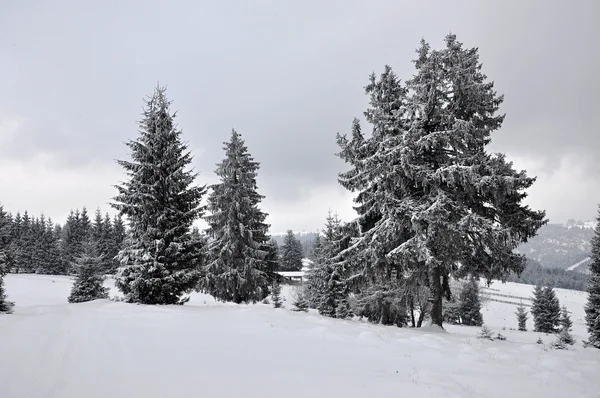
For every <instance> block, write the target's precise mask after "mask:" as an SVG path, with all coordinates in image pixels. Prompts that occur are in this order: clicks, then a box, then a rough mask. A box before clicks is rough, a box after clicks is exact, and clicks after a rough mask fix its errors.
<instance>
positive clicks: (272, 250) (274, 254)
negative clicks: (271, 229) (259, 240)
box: [265, 238, 280, 274]
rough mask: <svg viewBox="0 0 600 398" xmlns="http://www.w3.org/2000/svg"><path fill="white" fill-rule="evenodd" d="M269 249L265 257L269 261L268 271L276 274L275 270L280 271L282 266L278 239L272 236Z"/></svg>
mask: <svg viewBox="0 0 600 398" xmlns="http://www.w3.org/2000/svg"><path fill="white" fill-rule="evenodd" d="M267 249H268V253H267V257H266V258H265V260H266V261H267V272H269V273H270V274H275V272H277V271H279V268H280V266H279V261H280V255H279V245H278V244H277V241H275V239H272V238H271V240H270V241H269V245H268V246H267Z"/></svg>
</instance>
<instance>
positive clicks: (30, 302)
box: [0, 275, 600, 398]
mask: <svg viewBox="0 0 600 398" xmlns="http://www.w3.org/2000/svg"><path fill="white" fill-rule="evenodd" d="M5 281H6V286H7V293H8V295H9V297H10V299H12V300H14V301H16V302H17V306H16V307H15V313H14V314H13V315H0V397H2V398H38V397H39V398H42V397H44V398H46V397H56V398H58V397H60V398H82V397H85V398H95V397H102V398H106V397H111V398H119V397H127V398H133V397H144V398H154V397H161V398H179V397H194V398H196V397H223V398H228V397H263V398H265V397H286V398H293V397H344V398H346V397H376V398H379V397H403V396H412V397H510V398H517V397H528V398H531V397H544V398H550V397H569V398H575V397H597V396H599V395H598V394H599V391H600V378H599V377H598V374H599V373H598V371H599V369H600V350H596V349H593V348H587V349H584V348H583V347H582V346H581V342H580V340H581V339H582V338H585V327H584V325H583V303H584V302H585V294H584V293H581V292H573V291H567V290H558V297H559V299H560V300H561V303H562V304H564V305H566V306H567V307H568V309H569V310H570V311H571V312H572V313H573V321H574V332H575V335H576V338H577V340H578V343H577V345H576V346H575V347H572V348H571V349H570V350H568V351H554V350H550V349H547V347H545V346H543V345H538V344H535V340H537V338H538V337H539V336H542V339H543V340H544V342H545V343H549V342H550V341H552V340H553V339H554V337H551V336H546V335H540V334H537V333H533V332H526V333H525V332H518V331H513V330H510V328H515V327H516V320H515V316H514V311H515V306H514V305H510V304H503V303H498V302H488V303H487V304H486V308H485V309H484V311H483V314H484V318H485V322H486V323H487V324H488V325H489V326H490V327H491V328H492V329H493V330H494V331H495V332H497V331H501V332H502V333H503V334H504V335H505V336H506V337H507V341H484V340H480V339H477V338H475V335H476V334H477V333H478V331H479V329H478V328H470V327H460V326H448V327H447V332H442V331H439V330H436V329H435V328H423V329H419V330H410V329H399V328H396V327H385V326H378V325H371V324H368V323H364V322H360V321H340V320H335V319H328V318H324V317H321V316H319V315H318V314H315V313H313V312H311V313H308V314H305V313H296V312H292V311H289V310H288V309H277V310H276V309H274V308H272V307H271V306H268V305H264V304H257V305H242V306H237V305H230V304H219V303H215V302H214V300H213V299H212V298H211V297H210V296H206V295H202V294H194V295H193V297H192V300H191V301H190V303H189V304H187V305H184V306H144V305H131V304H125V303H122V302H114V301H108V300H102V301H95V302H91V303H84V304H67V302H66V297H67V296H68V294H69V290H70V288H71V283H72V281H71V280H70V279H69V278H66V277H56V276H34V275H8V276H7V277H6V279H5ZM107 284H108V285H110V286H112V283H111V281H107ZM492 288H493V289H499V290H500V292H501V293H502V294H506V295H515V296H530V294H531V293H530V292H531V288H532V287H531V286H526V285H518V284H506V285H502V284H500V283H495V284H494V285H493V286H492ZM284 290H285V292H286V294H287V295H289V293H290V289H289V288H286V289H284ZM111 293H112V294H115V293H116V292H115V291H114V288H113V289H112V291H111ZM289 302H290V301H289V299H288V300H287V301H286V302H285V305H286V306H288V307H289V306H290V305H289ZM529 327H531V323H530V325H529ZM502 328H506V330H501V329H502Z"/></svg>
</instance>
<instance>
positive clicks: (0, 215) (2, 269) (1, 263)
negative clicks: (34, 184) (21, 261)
mask: <svg viewBox="0 0 600 398" xmlns="http://www.w3.org/2000/svg"><path fill="white" fill-rule="evenodd" d="M10 227H11V226H10V224H9V220H8V215H7V214H6V212H4V208H3V207H2V206H1V205H0V313H5V314H10V313H11V312H12V308H13V305H14V304H13V303H12V302H11V301H8V300H7V298H6V292H5V291H4V275H6V272H7V267H8V261H9V259H8V257H9V255H8V248H9V245H10V238H11V235H10V232H11V231H10Z"/></svg>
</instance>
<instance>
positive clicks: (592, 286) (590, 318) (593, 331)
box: [585, 211, 600, 348]
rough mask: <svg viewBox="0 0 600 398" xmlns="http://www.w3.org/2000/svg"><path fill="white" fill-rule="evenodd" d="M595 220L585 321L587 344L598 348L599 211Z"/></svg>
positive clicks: (599, 327)
mask: <svg viewBox="0 0 600 398" xmlns="http://www.w3.org/2000/svg"><path fill="white" fill-rule="evenodd" d="M596 222H597V224H596V229H595V232H594V237H593V238H592V242H591V244H592V255H591V258H592V262H591V264H590V276H589V279H588V283H587V293H588V300H587V303H586V304H585V323H586V325H587V331H588V334H589V338H588V343H589V345H591V346H593V347H596V348H600V211H599V212H598V217H597V218H596Z"/></svg>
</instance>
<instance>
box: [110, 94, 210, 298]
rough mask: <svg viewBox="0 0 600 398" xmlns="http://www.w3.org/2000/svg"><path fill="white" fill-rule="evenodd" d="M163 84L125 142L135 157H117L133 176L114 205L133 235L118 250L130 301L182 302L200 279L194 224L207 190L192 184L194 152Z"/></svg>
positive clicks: (120, 276) (122, 287)
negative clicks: (137, 129)
mask: <svg viewBox="0 0 600 398" xmlns="http://www.w3.org/2000/svg"><path fill="white" fill-rule="evenodd" d="M170 104H171V102H170V101H168V100H167V97H166V95H165V89H164V88H161V87H157V88H156V89H155V91H154V94H153V95H152V96H151V97H149V98H148V99H147V101H146V104H145V105H146V106H145V109H144V112H143V118H142V120H141V121H140V123H139V126H140V135H139V137H138V138H137V139H136V140H131V141H129V142H127V146H128V147H129V148H130V149H131V161H124V160H121V161H119V164H120V165H121V166H122V167H123V168H124V169H125V171H126V172H127V175H128V177H129V180H128V181H126V182H125V183H123V184H122V185H120V186H117V189H118V191H119V193H118V195H117V196H116V197H115V198H114V203H113V204H112V206H113V207H115V208H116V209H117V210H119V212H120V214H121V215H125V216H127V219H128V220H129V227H130V237H129V239H128V240H127V245H126V246H125V247H124V248H123V249H122V250H121V251H120V252H119V259H120V261H121V268H120V269H119V271H118V274H117V277H116V282H115V285H116V286H117V287H118V288H119V289H120V290H121V291H122V292H123V293H124V294H125V299H126V301H128V302H134V303H143V304H182V303H183V302H185V301H187V300H186V299H182V296H183V295H184V294H185V293H187V292H189V291H191V290H193V289H194V288H195V287H196V286H197V283H198V280H199V278H200V270H199V267H200V265H201V259H202V247H200V243H201V242H198V240H194V239H192V236H191V233H190V229H191V226H192V223H193V222H194V221H195V220H197V219H198V218H199V217H200V216H202V215H203V212H204V207H202V206H201V205H200V201H201V199H202V196H203V195H204V193H205V191H206V189H205V187H200V186H197V185H195V184H194V180H195V178H196V174H195V173H193V172H192V171H191V170H190V169H189V167H190V165H191V162H192V155H191V153H190V152H189V150H188V148H187V145H186V144H184V143H183V142H182V140H181V130H179V129H178V128H177V126H176V125H175V122H174V117H175V114H174V113H171V111H170V110H169V107H170Z"/></svg>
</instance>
